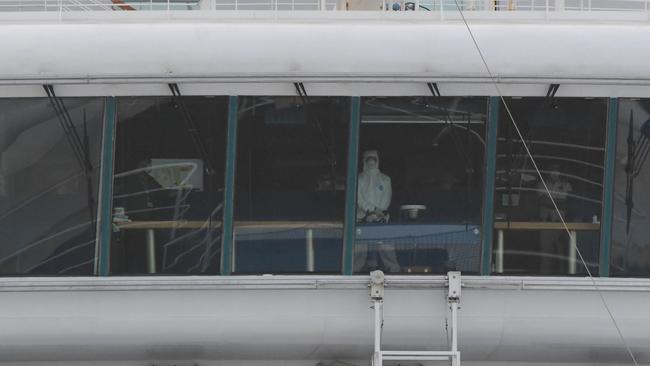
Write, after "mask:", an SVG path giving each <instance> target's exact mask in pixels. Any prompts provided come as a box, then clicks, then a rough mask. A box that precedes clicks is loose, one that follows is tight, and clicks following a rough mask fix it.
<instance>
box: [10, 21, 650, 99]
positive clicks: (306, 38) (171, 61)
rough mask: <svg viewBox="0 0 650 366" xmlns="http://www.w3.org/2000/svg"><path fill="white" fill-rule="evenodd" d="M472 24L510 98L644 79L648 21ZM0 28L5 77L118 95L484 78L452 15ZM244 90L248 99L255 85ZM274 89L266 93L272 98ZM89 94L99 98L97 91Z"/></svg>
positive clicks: (318, 89) (324, 89)
mask: <svg viewBox="0 0 650 366" xmlns="http://www.w3.org/2000/svg"><path fill="white" fill-rule="evenodd" d="M472 29H473V30H474V32H475V35H476V38H477V40H478V43H479V45H480V46H481V48H482V50H483V52H484V54H485V56H486V60H487V62H488V64H489V65H490V68H491V70H492V71H493V73H494V76H496V77H498V78H499V80H501V81H502V82H504V83H506V84H508V83H509V84H512V85H514V87H513V88H514V91H513V93H514V92H517V88H520V87H517V84H520V83H524V84H528V85H531V84H536V83H539V84H544V85H545V84H547V83H548V82H550V81H559V82H565V83H566V84H568V85H573V87H574V88H582V87H581V86H580V85H582V84H596V85H603V84H623V83H626V84H630V85H629V86H627V87H629V88H634V87H635V86H634V85H636V88H638V87H639V86H640V85H647V84H648V83H649V82H650V77H649V76H648V73H647V60H648V59H650V49H649V48H648V47H639V46H638V45H642V44H647V43H648V42H649V41H650V27H649V26H647V25H645V24H643V23H630V24H627V25H620V24H597V23H592V24H589V23H575V24H562V23H548V24H545V23H536V24H517V23H506V22H503V23H501V24H495V23H492V24H490V23H489V22H480V23H479V22H477V23H475V24H473V25H472ZM0 33H1V34H11V37H0V49H1V50H2V53H3V57H2V58H0V80H1V82H2V83H3V84H15V83H37V84H38V83H43V82H57V83H66V82H67V83H77V84H85V83H89V84H97V83H99V84H106V83H110V84H119V85H122V86H121V87H120V88H121V89H118V90H116V93H119V94H120V95H123V94H122V93H127V92H128V90H129V85H128V84H133V83H135V84H142V83H144V84H147V85H154V86H151V87H149V88H150V89H149V90H148V91H142V90H140V91H137V89H138V88H137V87H135V89H136V93H147V94H149V93H163V94H166V93H167V91H166V90H165V85H164V83H165V82H166V81H169V80H174V81H179V82H181V83H194V84H197V83H198V84H201V83H205V82H211V83H213V84H215V83H216V84H219V83H224V82H226V81H227V83H226V84H219V85H220V87H216V88H215V87H214V85H213V88H214V91H215V92H217V93H225V94H229V93H231V94H234V93H235V92H236V93H242V92H243V91H245V90H246V88H244V90H241V89H240V90H237V88H241V87H240V86H234V87H233V89H232V91H231V90H229V86H228V85H230V86H233V85H236V84H246V83H252V84H259V83H260V82H266V83H271V84H268V85H269V86H271V88H273V87H272V84H273V83H280V84H281V85H282V87H281V90H284V91H285V93H293V90H292V85H291V82H292V81H297V80H303V81H305V82H315V83H318V82H321V83H322V82H323V81H327V83H328V84H331V82H332V81H335V82H337V83H352V82H363V81H365V82H369V81H372V82H377V81H383V82H405V81H409V80H410V81H411V83H414V84H413V85H418V84H419V86H417V88H419V91H415V89H412V91H410V92H409V91H408V90H404V92H405V93H406V94H409V93H421V94H426V89H425V88H424V87H423V86H422V83H423V82H425V81H428V80H433V81H436V80H437V81H441V82H452V83H456V85H459V84H457V83H459V82H465V83H476V82H479V83H483V84H485V82H486V81H488V79H489V78H488V76H487V73H486V71H485V68H484V66H483V64H482V62H481V60H480V58H479V57H478V54H477V52H476V50H475V48H474V45H473V43H472V42H471V40H470V38H469V35H468V33H467V30H466V29H465V28H464V25H462V24H461V23H458V22H446V23H431V22H424V21H419V22H418V21H414V22H405V21H395V22H384V23H382V22H378V21H360V20H356V21H337V22H319V23H317V22H311V23H301V22H269V21H259V22H256V23H253V22H243V21H239V22H237V21H231V22H208V21H203V22H201V21H195V22H189V21H188V22H173V23H162V22H160V23H159V22H155V23H149V24H146V23H126V22H115V23H91V22H88V23H61V24H50V23H34V24H11V23H4V24H2V25H0ZM125 84H127V85H125ZM155 85H157V86H155ZM485 85H486V87H491V86H490V85H489V84H485ZM334 86H335V87H336V86H337V85H334ZM413 87H414V86H406V88H407V89H408V88H413ZM627 87H626V88H627ZM195 88H197V90H196V91H195V92H198V90H199V89H200V87H198V86H197V87H195ZM311 88H312V89H313V90H314V94H321V93H330V94H331V91H332V88H331V87H330V86H327V85H326V84H321V86H317V85H314V86H312V87H311ZM342 88H343V90H346V86H343V87H342ZM348 88H349V89H348V92H353V91H354V88H351V87H348ZM455 88H456V90H457V89H458V88H459V87H455ZM479 89H480V88H479ZM544 89H545V88H544V87H541V86H539V87H537V88H536V89H535V91H533V90H532V89H531V88H530V87H529V88H528V90H529V91H528V92H526V91H525V90H526V87H523V89H521V88H520V89H519V91H518V92H517V93H523V94H527V93H534V94H537V95H539V94H542V93H543V92H544V91H545V90H544ZM600 89H604V90H606V91H607V92H603V91H601V92H600V93H599V92H598V91H599V87H587V88H586V90H587V93H589V94H592V96H595V95H596V94H607V95H621V94H625V93H626V92H625V88H623V90H619V92H615V90H613V89H612V88H611V87H600ZM639 89H640V90H639V91H640V92H642V91H643V90H645V89H644V88H639ZM646 89H647V88H646ZM26 90H27V89H24V90H23V92H26ZM31 90H32V92H36V91H35V89H31ZM82 90H83V89H82ZM156 90H157V92H156ZM249 90H251V94H257V93H255V92H254V90H255V89H254V88H249ZM258 90H259V87H258ZM281 90H273V93H267V94H276V93H277V94H282V92H281ZM386 90H390V88H386ZM450 90H454V89H453V88H451V89H450ZM581 91H582V93H583V94H585V90H575V91H573V92H569V91H566V92H565V90H564V89H563V88H560V91H559V95H565V94H563V93H579V92H581ZM97 92H98V93H99V94H102V95H106V94H105V92H106V91H105V90H104V91H102V90H97ZM204 92H205V90H204ZM63 93H64V94H65V92H63ZM71 93H74V91H72V92H71ZM190 93H192V92H190ZM260 93H263V92H262V91H260ZM357 93H359V92H358V91H357ZM461 93H463V92H462V91H460V90H459V91H458V92H449V93H448V95H449V94H461ZM465 93H466V92H465ZM482 93H488V94H494V92H493V91H489V90H486V91H479V92H478V93H477V94H482ZM504 93H509V92H508V90H506V91H505V92H504ZM244 94H245V93H244ZM336 94H346V91H343V92H341V93H336ZM5 95H6V92H5V93H3V96H5Z"/></svg>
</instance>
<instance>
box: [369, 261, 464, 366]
mask: <svg viewBox="0 0 650 366" xmlns="http://www.w3.org/2000/svg"><path fill="white" fill-rule="evenodd" d="M447 282H448V292H447V303H448V304H449V309H450V311H451V350H449V351H386V350H382V349H381V337H382V328H383V326H384V273H383V272H382V271H373V272H371V273H370V299H371V301H372V309H374V315H375V344H374V353H373V356H372V366H382V365H383V362H384V361H451V365H452V366H460V351H459V350H458V304H459V303H460V287H461V282H460V272H448V273H447Z"/></svg>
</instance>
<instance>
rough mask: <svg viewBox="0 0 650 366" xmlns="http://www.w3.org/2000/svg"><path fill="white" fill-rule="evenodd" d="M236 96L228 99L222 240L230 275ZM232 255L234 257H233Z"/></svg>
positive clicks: (223, 263)
mask: <svg viewBox="0 0 650 366" xmlns="http://www.w3.org/2000/svg"><path fill="white" fill-rule="evenodd" d="M237 103H238V100H237V97H236V96H230V97H229V99H228V132H227V134H228V135H227V142H226V179H225V180H226V181H225V182H224V187H225V188H224V191H223V226H222V227H223V233H222V236H221V237H222V240H221V274H222V275H229V274H230V273H231V271H232V266H233V258H234V255H233V254H234V248H233V245H234V243H233V242H234V235H233V232H234V228H233V215H234V200H235V167H236V162H237V160H236V159H237V110H238V104H237ZM231 257H232V258H231Z"/></svg>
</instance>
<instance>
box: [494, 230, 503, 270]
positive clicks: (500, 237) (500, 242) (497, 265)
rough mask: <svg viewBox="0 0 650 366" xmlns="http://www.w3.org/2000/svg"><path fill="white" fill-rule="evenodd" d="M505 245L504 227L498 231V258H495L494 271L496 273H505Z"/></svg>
mask: <svg viewBox="0 0 650 366" xmlns="http://www.w3.org/2000/svg"><path fill="white" fill-rule="evenodd" d="M504 246H505V238H504V233H503V229H499V230H498V231H497V252H496V259H495V266H494V267H495V268H494V271H495V272H496V273H503V250H504Z"/></svg>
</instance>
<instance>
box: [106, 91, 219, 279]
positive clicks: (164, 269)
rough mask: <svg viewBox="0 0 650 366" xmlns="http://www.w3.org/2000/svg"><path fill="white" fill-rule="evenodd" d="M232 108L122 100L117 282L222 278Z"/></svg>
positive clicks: (207, 100) (208, 102)
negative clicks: (134, 277)
mask: <svg viewBox="0 0 650 366" xmlns="http://www.w3.org/2000/svg"><path fill="white" fill-rule="evenodd" d="M226 126H227V101H226V98H224V97H182V98H178V99H172V98H168V97H160V98H153V97H147V98H120V99H119V100H118V121H117V136H116V141H115V145H116V146H115V176H114V189H113V226H114V232H113V235H112V242H111V273H112V274H154V273H164V274H192V273H197V274H202V273H210V274H216V273H219V264H220V260H221V219H222V214H223V187H224V169H225V168H224V165H225V145H226Z"/></svg>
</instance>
